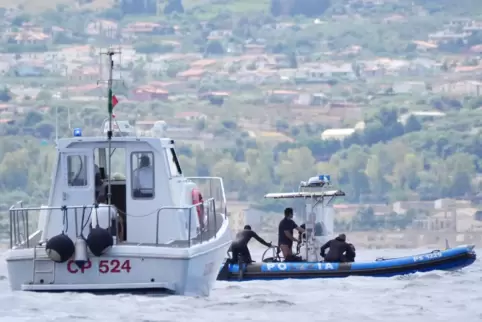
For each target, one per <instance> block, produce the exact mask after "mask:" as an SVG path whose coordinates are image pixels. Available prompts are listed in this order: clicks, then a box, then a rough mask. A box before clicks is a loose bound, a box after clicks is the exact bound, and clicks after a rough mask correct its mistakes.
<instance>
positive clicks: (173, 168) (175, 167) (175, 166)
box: [166, 148, 182, 178]
mask: <svg viewBox="0 0 482 322" xmlns="http://www.w3.org/2000/svg"><path fill="white" fill-rule="evenodd" d="M166 155H167V164H169V171H170V173H171V178H174V177H179V176H181V175H182V171H181V166H180V165H179V160H178V159H177V155H176V151H175V150H174V148H169V149H166Z"/></svg>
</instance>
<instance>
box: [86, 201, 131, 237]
mask: <svg viewBox="0 0 482 322" xmlns="http://www.w3.org/2000/svg"><path fill="white" fill-rule="evenodd" d="M97 203H98V208H97V209H93V211H92V215H91V227H92V228H95V227H97V225H99V227H100V228H104V229H107V230H109V231H110V233H111V234H112V236H116V235H117V229H115V227H116V225H115V223H116V218H117V220H118V222H119V226H120V229H119V236H120V238H122V237H123V229H122V228H123V226H124V225H123V222H122V217H121V216H119V214H118V212H117V208H116V206H115V205H112V204H111V205H110V207H109V205H108V204H107V200H106V198H105V195H103V194H101V195H100V196H99V197H98V199H97Z"/></svg>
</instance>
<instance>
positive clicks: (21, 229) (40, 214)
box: [9, 201, 95, 248]
mask: <svg viewBox="0 0 482 322" xmlns="http://www.w3.org/2000/svg"><path fill="white" fill-rule="evenodd" d="M93 208H95V205H88V206H60V207H47V206H41V207H23V203H22V202H21V201H19V202H17V203H16V204H15V205H13V206H12V207H10V209H9V227H10V229H9V235H10V248H30V246H33V245H36V244H39V243H40V242H41V241H42V240H41V236H40V233H41V231H42V230H43V227H42V228H39V227H38V224H39V222H40V224H41V225H42V226H44V224H45V220H46V218H47V214H48V213H50V212H51V211H62V212H65V213H66V214H67V216H66V222H65V224H66V226H69V225H72V226H74V227H75V230H76V233H77V232H79V233H80V231H79V229H81V228H80V227H79V226H80V225H79V224H78V223H79V219H80V218H82V212H83V211H89V212H90V211H91V209H93ZM72 211H73V213H74V216H73V217H72V216H69V215H68V213H69V212H72ZM32 213H35V214H36V215H32ZM36 226H37V227H36ZM72 226H71V227H72Z"/></svg>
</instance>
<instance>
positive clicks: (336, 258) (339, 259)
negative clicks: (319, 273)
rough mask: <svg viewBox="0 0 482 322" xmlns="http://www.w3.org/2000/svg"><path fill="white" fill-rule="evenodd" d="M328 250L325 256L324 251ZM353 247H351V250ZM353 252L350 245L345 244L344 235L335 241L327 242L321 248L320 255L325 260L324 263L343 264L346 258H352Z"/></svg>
mask: <svg viewBox="0 0 482 322" xmlns="http://www.w3.org/2000/svg"><path fill="white" fill-rule="evenodd" d="M327 248H329V250H328V254H326V255H325V252H326V249H327ZM354 248H355V247H354V246H353V249H354ZM352 253H353V250H352V248H351V247H350V244H348V243H347V242H346V235H345V234H340V235H338V237H336V238H335V239H332V240H329V241H328V242H327V243H326V244H324V245H323V246H321V249H320V255H321V257H323V258H324V259H325V262H330V263H343V262H347V256H346V255H348V256H350V255H351V257H353V259H354V256H353V254H352Z"/></svg>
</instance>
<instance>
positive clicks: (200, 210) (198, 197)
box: [191, 188, 204, 228]
mask: <svg viewBox="0 0 482 322" xmlns="http://www.w3.org/2000/svg"><path fill="white" fill-rule="evenodd" d="M191 195H192V204H193V205H197V206H196V210H197V218H198V220H199V225H200V226H201V228H204V206H203V205H202V202H203V196H202V194H201V192H200V191H199V189H197V188H194V189H192V192H191Z"/></svg>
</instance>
